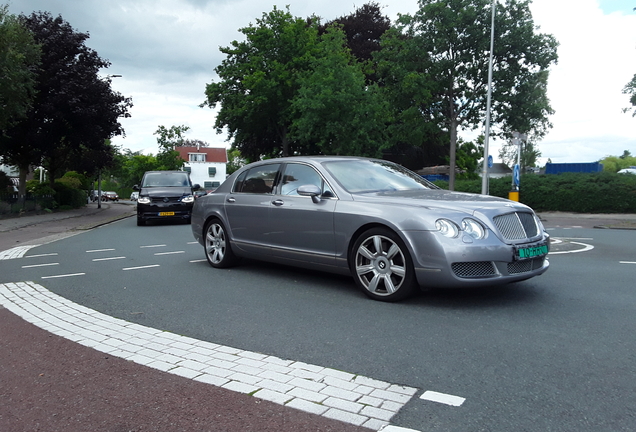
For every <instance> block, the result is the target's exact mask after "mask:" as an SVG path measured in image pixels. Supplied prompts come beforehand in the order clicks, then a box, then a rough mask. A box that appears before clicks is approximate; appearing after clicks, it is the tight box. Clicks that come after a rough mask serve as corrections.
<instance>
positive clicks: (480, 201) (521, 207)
mask: <svg viewBox="0 0 636 432" xmlns="http://www.w3.org/2000/svg"><path fill="white" fill-rule="evenodd" d="M353 199H354V200H355V201H369V202H375V203H380V202H383V203H386V204H390V205H394V206H413V207H422V208H427V209H440V210H450V211H458V212H462V213H467V214H470V215H475V214H477V213H482V214H493V213H507V212H511V211H515V210H517V211H528V210H529V209H530V208H529V207H528V206H526V205H525V204H521V203H518V202H515V201H510V200H507V199H505V198H499V197H493V196H490V195H479V194H472V193H464V192H452V191H447V190H437V189H431V190H407V191H387V192H369V193H364V194H356V195H353Z"/></svg>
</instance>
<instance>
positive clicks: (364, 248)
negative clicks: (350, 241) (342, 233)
mask: <svg viewBox="0 0 636 432" xmlns="http://www.w3.org/2000/svg"><path fill="white" fill-rule="evenodd" d="M352 253H353V259H352V262H351V273H352V275H353V278H354V279H355V281H356V284H357V285H358V287H359V288H360V289H361V290H362V291H363V292H364V293H365V294H366V295H367V296H369V297H371V298H372V299H375V300H381V301H387V302H393V301H398V300H402V299H404V298H406V297H408V296H410V295H412V294H413V292H414V291H415V290H416V288H417V284H416V280H415V269H414V267H413V262H412V260H411V255H410V254H409V251H408V249H407V247H406V245H405V244H404V242H403V241H402V239H401V238H400V237H399V236H398V235H397V234H395V233H394V232H393V231H391V230H389V229H386V228H372V229H370V230H368V231H365V232H364V233H362V235H361V236H360V237H358V239H357V240H356V242H355V243H354V246H353V250H352Z"/></svg>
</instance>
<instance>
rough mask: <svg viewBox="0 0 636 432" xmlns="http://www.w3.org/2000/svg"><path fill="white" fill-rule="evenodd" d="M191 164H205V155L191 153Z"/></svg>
mask: <svg viewBox="0 0 636 432" xmlns="http://www.w3.org/2000/svg"><path fill="white" fill-rule="evenodd" d="M188 156H189V159H190V162H205V153H189V154H188Z"/></svg>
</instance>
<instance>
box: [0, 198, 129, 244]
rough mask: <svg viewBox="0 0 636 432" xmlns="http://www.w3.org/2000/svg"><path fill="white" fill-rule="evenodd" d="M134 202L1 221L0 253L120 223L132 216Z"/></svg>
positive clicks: (95, 205)
mask: <svg viewBox="0 0 636 432" xmlns="http://www.w3.org/2000/svg"><path fill="white" fill-rule="evenodd" d="M135 212H136V205H135V203H134V202H130V201H122V202H108V203H102V204H101V208H98V207H97V203H89V204H87V205H86V206H85V207H82V208H79V209H73V210H67V211H61V212H52V213H42V214H38V215H36V214H30V215H25V216H17V217H9V218H2V219H0V251H4V250H7V249H11V248H13V247H16V246H23V245H33V244H45V243H49V242H51V241H54V240H56V239H59V238H64V237H68V236H70V235H73V234H76V233H78V232H81V231H85V230H88V229H91V228H95V227H98V226H100V225H104V224H107V223H110V222H113V221H116V220H119V219H123V218H127V217H131V216H134V215H135Z"/></svg>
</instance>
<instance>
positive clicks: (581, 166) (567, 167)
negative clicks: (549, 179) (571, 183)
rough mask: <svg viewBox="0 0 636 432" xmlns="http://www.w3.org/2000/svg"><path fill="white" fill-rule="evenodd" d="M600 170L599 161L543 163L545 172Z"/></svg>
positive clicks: (591, 171)
mask: <svg viewBox="0 0 636 432" xmlns="http://www.w3.org/2000/svg"><path fill="white" fill-rule="evenodd" d="M601 171H603V164H602V163H600V162H581V163H547V164H545V173H546V174H561V173H564V172H578V173H595V172H601Z"/></svg>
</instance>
